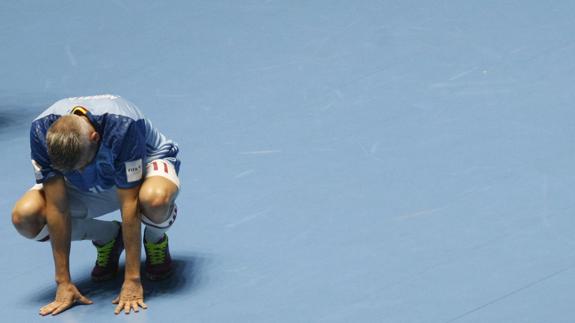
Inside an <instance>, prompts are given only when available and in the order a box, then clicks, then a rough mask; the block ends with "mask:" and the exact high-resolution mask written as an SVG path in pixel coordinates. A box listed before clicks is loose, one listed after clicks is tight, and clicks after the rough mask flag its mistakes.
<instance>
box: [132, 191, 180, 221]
mask: <svg viewBox="0 0 575 323" xmlns="http://www.w3.org/2000/svg"><path fill="white" fill-rule="evenodd" d="M139 199H140V208H141V209H142V213H143V214H144V215H145V216H146V217H147V218H148V219H150V220H151V221H153V222H156V223H159V222H162V221H164V220H165V219H166V217H167V216H168V214H167V213H168V211H169V209H170V206H171V205H172V203H173V194H172V193H171V192H170V191H169V190H167V189H164V188H162V187H149V186H148V187H143V189H142V190H140V196H139Z"/></svg>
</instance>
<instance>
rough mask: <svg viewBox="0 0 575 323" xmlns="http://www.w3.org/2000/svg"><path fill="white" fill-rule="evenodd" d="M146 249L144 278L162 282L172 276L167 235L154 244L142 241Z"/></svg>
mask: <svg viewBox="0 0 575 323" xmlns="http://www.w3.org/2000/svg"><path fill="white" fill-rule="evenodd" d="M144 249H146V267H145V268H146V269H145V273H146V277H147V278H148V279H149V280H162V279H165V278H168V276H170V275H171V274H172V257H171V256H170V248H169V246H168V235H166V234H164V237H163V238H162V239H161V240H160V241H158V242H156V243H151V242H147V241H146V240H145V239H144Z"/></svg>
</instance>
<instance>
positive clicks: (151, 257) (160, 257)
mask: <svg viewBox="0 0 575 323" xmlns="http://www.w3.org/2000/svg"><path fill="white" fill-rule="evenodd" d="M167 246H168V237H167V236H166V237H165V239H164V241H162V242H160V243H151V242H147V241H146V250H147V251H148V261H150V263H151V264H152V265H159V264H162V263H163V262H164V261H165V259H166V247H167Z"/></svg>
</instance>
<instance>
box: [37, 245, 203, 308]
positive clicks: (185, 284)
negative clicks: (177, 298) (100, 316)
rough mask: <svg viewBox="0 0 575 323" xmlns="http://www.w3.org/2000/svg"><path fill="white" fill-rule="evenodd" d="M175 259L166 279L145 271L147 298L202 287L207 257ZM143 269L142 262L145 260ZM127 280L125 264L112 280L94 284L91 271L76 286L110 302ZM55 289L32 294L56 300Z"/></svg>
mask: <svg viewBox="0 0 575 323" xmlns="http://www.w3.org/2000/svg"><path fill="white" fill-rule="evenodd" d="M172 256H173V258H174V260H173V264H174V272H173V273H172V275H171V276H170V277H168V278H167V279H165V280H162V281H157V282H152V281H149V280H147V279H145V278H143V277H144V273H143V272H142V284H143V286H144V298H145V301H148V300H151V299H153V298H155V297H157V296H160V295H165V294H169V295H178V294H187V293H191V292H193V291H194V290H197V289H198V288H200V287H201V286H202V284H203V282H204V281H205V279H204V278H203V277H204V275H205V273H204V271H205V268H204V267H205V264H206V263H207V258H206V257H204V256H197V255H193V256H179V255H172ZM142 270H143V262H142ZM123 279H124V267H123V266H122V267H121V268H120V271H119V273H118V276H117V277H116V278H115V279H114V280H111V281H107V282H100V283H95V282H92V280H91V279H90V275H89V270H87V274H86V275H85V276H82V277H80V278H79V279H74V283H75V284H76V287H78V289H79V290H80V292H81V293H82V294H84V296H86V297H88V298H90V299H92V301H94V302H108V303H109V302H111V301H112V300H113V299H114V298H116V296H118V294H119V293H120V289H121V288H122V282H123ZM55 292H56V288H55V286H53V287H50V288H44V289H43V290H42V291H40V292H39V293H38V294H36V295H35V296H34V297H33V301H35V302H38V304H43V305H46V304H48V303H50V302H51V301H53V300H54V296H55Z"/></svg>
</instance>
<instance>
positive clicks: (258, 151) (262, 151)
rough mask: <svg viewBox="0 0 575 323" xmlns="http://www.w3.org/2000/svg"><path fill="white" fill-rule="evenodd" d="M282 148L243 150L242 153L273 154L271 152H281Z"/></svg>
mask: <svg viewBox="0 0 575 323" xmlns="http://www.w3.org/2000/svg"><path fill="white" fill-rule="evenodd" d="M281 152H282V151H281V150H273V149H270V150H253V151H242V152H240V154H242V155H271V154H279V153H281Z"/></svg>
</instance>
